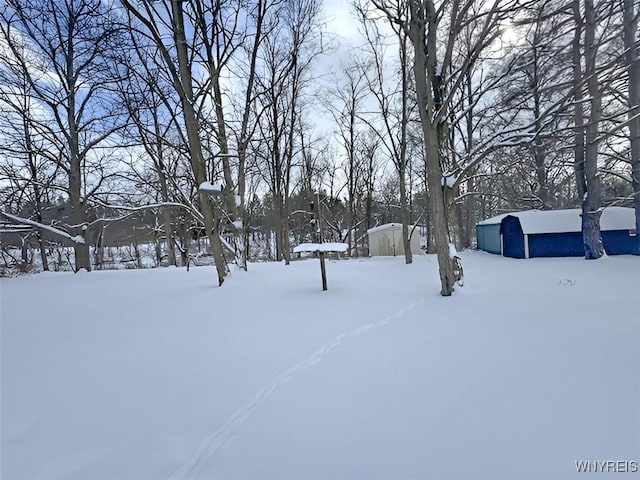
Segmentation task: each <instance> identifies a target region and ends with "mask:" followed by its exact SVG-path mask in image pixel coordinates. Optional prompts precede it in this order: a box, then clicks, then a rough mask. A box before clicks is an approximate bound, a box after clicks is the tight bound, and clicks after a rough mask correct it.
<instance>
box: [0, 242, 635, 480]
mask: <svg viewBox="0 0 640 480" xmlns="http://www.w3.org/2000/svg"><path fill="white" fill-rule="evenodd" d="M461 256H462V257H463V262H464V267H465V277H466V283H465V286H464V288H458V289H457V290H456V292H455V294H454V296H453V297H452V298H442V297H440V296H439V294H438V280H437V273H436V263H435V258H434V257H431V256H427V257H424V256H421V257H417V258H416V262H415V263H414V264H413V265H408V266H407V265H404V263H403V259H402V258H400V257H398V258H382V259H363V260H347V261H329V262H327V275H328V281H329V290H328V291H327V292H322V290H321V282H320V271H319V270H320V269H319V266H318V262H317V260H313V259H310V260H304V261H299V262H294V263H292V264H291V265H290V266H288V267H286V266H284V265H282V264H253V265H251V266H250V271H249V272H248V273H244V272H237V273H234V275H233V277H232V278H230V279H229V280H228V281H227V282H226V283H225V285H224V286H223V287H222V288H217V287H216V286H215V283H216V276H215V271H214V269H213V268H212V267H201V268H192V269H191V271H190V272H186V270H185V269H176V268H166V269H155V270H130V271H104V272H92V273H79V274H75V275H74V274H68V273H47V274H39V275H34V276H25V277H21V278H12V279H3V280H2V281H1V282H0V301H1V314H2V318H1V320H2V324H1V326H2V331H1V335H2V338H1V340H2V385H1V386H2V406H1V414H2V416H1V421H2V424H1V429H2V453H1V455H2V478H3V479H4V480H22V479H46V480H54V479H78V480H87V479H89V480H101V479H105V480H144V479H149V480H158V479H172V480H178V479H196V478H200V479H225V480H233V479H245V480H256V479H279V480H285V479H290V480H300V479H303V480H304V479H323V480H326V479H329V480H333V479H336V480H338V479H340V480H342V479H362V480H364V479H366V480H374V479H394V480H395V479H454V478H455V479H510V480H511V479H564V478H582V477H583V475H582V474H578V473H576V464H575V462H576V461H579V460H591V461H607V460H608V461H622V462H625V461H626V462H633V461H636V462H637V461H639V460H640V458H639V457H640V296H639V295H638V293H639V292H640V258H636V257H629V256H621V257H610V258H604V259H601V260H598V261H585V260H582V259H575V258H571V259H562V258H561V259H532V260H512V259H506V258H502V257H499V256H493V255H489V254H484V253H467V252H463V253H462V254H461ZM621 465H622V464H618V467H620V466H621ZM627 465H628V466H630V467H632V464H627ZM639 475H640V474H639V473H637V472H636V473H627V474H622V476H620V474H613V473H610V474H606V473H605V474H598V475H597V478H638V476H639Z"/></svg>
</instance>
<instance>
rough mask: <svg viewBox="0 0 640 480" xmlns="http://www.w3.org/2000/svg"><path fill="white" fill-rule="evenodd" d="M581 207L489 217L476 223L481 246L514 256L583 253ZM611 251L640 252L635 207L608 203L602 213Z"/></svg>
mask: <svg viewBox="0 0 640 480" xmlns="http://www.w3.org/2000/svg"><path fill="white" fill-rule="evenodd" d="M580 214H581V210H580V209H577V208H576V209H571V210H528V211H524V212H514V213H508V214H504V215H499V216H497V217H493V218H489V219H487V220H484V221H482V222H480V223H478V224H477V225H476V236H477V244H478V250H484V251H486V252H490V253H495V254H498V255H504V256H505V257H513V258H534V257H574V256H575V257H583V256H584V245H583V242H582V218H581V216H580ZM600 230H601V232H602V243H603V244H604V248H605V251H606V252H607V254H608V255H624V254H635V255H637V254H638V251H639V244H638V242H639V240H638V236H637V235H636V231H635V212H634V210H633V209H632V208H626V207H608V208H605V209H604V211H603V212H602V216H601V217H600Z"/></svg>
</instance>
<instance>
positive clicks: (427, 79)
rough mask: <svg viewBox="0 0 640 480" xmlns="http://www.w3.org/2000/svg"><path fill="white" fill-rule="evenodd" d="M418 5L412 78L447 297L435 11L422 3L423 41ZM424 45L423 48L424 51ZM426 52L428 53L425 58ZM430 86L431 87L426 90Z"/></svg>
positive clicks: (449, 268) (450, 277)
mask: <svg viewBox="0 0 640 480" xmlns="http://www.w3.org/2000/svg"><path fill="white" fill-rule="evenodd" d="M421 3H422V2H419V1H417V0H412V1H411V26H410V32H409V34H410V38H411V42H412V43H413V45H414V68H413V71H414V76H415V82H416V84H415V88H416V95H417V103H418V111H419V112H420V121H421V123H422V133H423V136H424V142H425V156H426V166H427V172H426V174H427V183H428V186H429V200H430V207H431V208H430V210H431V212H430V213H431V216H432V222H433V237H434V240H435V247H436V252H437V257H438V269H439V273H440V284H441V289H440V294H441V295H442V296H445V297H446V296H450V295H451V293H452V292H453V284H454V283H455V277H454V274H453V264H452V261H451V256H450V254H449V224H448V218H447V207H446V205H445V198H444V192H443V187H442V164H441V158H440V155H441V151H440V140H441V135H440V134H441V132H440V126H439V125H438V119H437V118H436V116H435V108H436V101H435V98H434V95H436V94H437V92H438V89H439V86H438V85H434V80H435V76H436V72H435V71H436V65H435V61H436V54H437V45H436V10H435V6H434V4H433V1H432V0H425V6H426V8H425V10H426V15H427V20H428V22H429V28H428V35H429V37H428V38H427V39H426V40H427V42H426V44H425V38H426V26H425V17H424V10H423V9H422V5H421ZM425 46H426V48H425ZM427 51H428V52H429V54H428V55H427ZM430 87H431V88H430Z"/></svg>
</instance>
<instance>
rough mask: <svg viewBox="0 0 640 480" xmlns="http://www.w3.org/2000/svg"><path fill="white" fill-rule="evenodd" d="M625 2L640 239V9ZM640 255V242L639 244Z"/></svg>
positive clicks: (632, 149)
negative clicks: (639, 50) (639, 52)
mask: <svg viewBox="0 0 640 480" xmlns="http://www.w3.org/2000/svg"><path fill="white" fill-rule="evenodd" d="M635 5H636V6H635V7H634V1H633V0H624V3H623V18H624V33H623V37H624V48H625V58H626V62H627V75H628V82H629V83H628V85H629V87H628V88H629V100H628V102H629V134H630V135H629V137H630V138H629V140H630V142H631V169H632V174H631V175H632V177H631V183H632V187H633V204H634V206H635V210H636V238H640V237H639V236H638V235H640V58H639V55H638V49H639V47H638V19H639V18H640V8H638V6H637V2H635ZM637 253H638V254H640V241H639V242H638V252H637Z"/></svg>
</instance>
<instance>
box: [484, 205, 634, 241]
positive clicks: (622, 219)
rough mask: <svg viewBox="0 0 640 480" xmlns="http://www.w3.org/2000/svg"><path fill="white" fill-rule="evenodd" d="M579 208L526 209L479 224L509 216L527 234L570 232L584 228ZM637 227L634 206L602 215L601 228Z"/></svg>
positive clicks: (620, 208)
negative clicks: (515, 220)
mask: <svg viewBox="0 0 640 480" xmlns="http://www.w3.org/2000/svg"><path fill="white" fill-rule="evenodd" d="M581 213H582V210H581V209H579V208H573V209H567V210H526V211H524V212H513V213H505V214H503V215H498V216H496V217H493V218H489V219H487V220H484V221H482V222H480V223H478V225H495V224H499V223H501V222H502V220H503V219H504V218H505V217H507V216H512V217H517V218H518V219H519V220H520V226H521V227H522V232H523V233H524V234H527V235H534V234H537V233H568V232H580V231H581V230H582V218H581V216H580V214H581ZM633 228H635V212H634V210H633V208H627V207H607V208H605V209H604V211H603V212H602V216H601V217H600V230H602V231H607V230H630V229H633Z"/></svg>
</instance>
